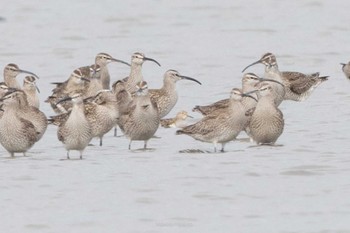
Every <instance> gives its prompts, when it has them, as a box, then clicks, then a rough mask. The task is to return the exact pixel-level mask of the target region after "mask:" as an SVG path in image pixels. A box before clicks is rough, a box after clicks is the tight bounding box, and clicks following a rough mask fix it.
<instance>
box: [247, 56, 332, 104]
mask: <svg viewBox="0 0 350 233" xmlns="http://www.w3.org/2000/svg"><path fill="white" fill-rule="evenodd" d="M258 63H262V64H264V65H265V76H264V77H265V78H269V79H273V80H276V81H278V82H281V83H283V85H284V88H282V87H281V85H278V84H273V83H270V84H271V85H272V88H273V92H274V96H275V102H276V104H277V106H278V105H279V104H280V103H281V102H282V100H293V101H304V100H306V99H307V98H308V97H309V96H310V95H311V93H312V92H313V91H314V90H315V88H316V87H318V86H319V85H320V84H321V83H322V82H324V81H326V80H327V78H328V76H321V77H320V74H319V73H318V72H316V73H313V74H303V73H300V72H295V71H284V72H280V71H279V69H278V65H277V60H276V56H275V55H274V54H272V53H266V54H264V55H263V56H262V58H261V59H260V60H259V61H257V62H254V63H253V64H251V65H249V66H247V67H246V68H245V69H247V68H248V67H250V66H252V65H255V64H258ZM245 69H244V70H245ZM244 70H243V71H244ZM283 93H284V94H283Z"/></svg>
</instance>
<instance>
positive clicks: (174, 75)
mask: <svg viewBox="0 0 350 233" xmlns="http://www.w3.org/2000/svg"><path fill="white" fill-rule="evenodd" d="M179 80H190V81H194V82H196V83H198V84H200V85H202V84H201V83H200V82H199V81H198V80H196V79H194V78H190V77H187V76H183V75H180V74H179V72H177V71H176V70H168V71H167V72H165V74H164V81H163V86H162V88H160V89H150V90H149V94H150V97H151V99H152V100H153V101H154V102H155V103H156V104H157V107H158V111H159V117H160V118H163V117H164V116H166V115H167V114H168V113H169V112H170V111H171V110H172V109H173V107H174V106H175V104H176V102H177V99H178V95H177V91H176V82H177V81H179Z"/></svg>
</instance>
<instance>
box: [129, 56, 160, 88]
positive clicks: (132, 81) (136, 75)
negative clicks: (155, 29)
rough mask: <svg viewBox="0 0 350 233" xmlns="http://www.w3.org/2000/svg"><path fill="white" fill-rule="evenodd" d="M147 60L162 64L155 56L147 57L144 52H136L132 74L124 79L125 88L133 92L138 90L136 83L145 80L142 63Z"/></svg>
mask: <svg viewBox="0 0 350 233" xmlns="http://www.w3.org/2000/svg"><path fill="white" fill-rule="evenodd" d="M145 61H152V62H154V63H156V64H157V65H158V66H160V64H159V62H157V61H156V60H154V59H153V58H149V57H146V56H145V55H144V54H143V53H139V52H136V53H134V54H133V55H132V56H131V69H130V75H129V76H128V77H126V78H124V79H123V81H124V82H125V84H126V85H125V88H126V90H127V91H128V92H130V93H131V94H133V93H135V92H136V91H137V87H136V85H137V84H139V83H140V82H141V81H143V76H142V64H143V63H144V62H145Z"/></svg>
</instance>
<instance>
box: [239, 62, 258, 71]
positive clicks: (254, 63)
mask: <svg viewBox="0 0 350 233" xmlns="http://www.w3.org/2000/svg"><path fill="white" fill-rule="evenodd" d="M259 63H261V61H260V60H259V61H256V62H253V63H252V64H250V65H248V66H246V67H245V68H244V69H243V70H242V73H243V72H244V71H245V70H246V69H248V68H249V67H251V66H254V65H256V64H259Z"/></svg>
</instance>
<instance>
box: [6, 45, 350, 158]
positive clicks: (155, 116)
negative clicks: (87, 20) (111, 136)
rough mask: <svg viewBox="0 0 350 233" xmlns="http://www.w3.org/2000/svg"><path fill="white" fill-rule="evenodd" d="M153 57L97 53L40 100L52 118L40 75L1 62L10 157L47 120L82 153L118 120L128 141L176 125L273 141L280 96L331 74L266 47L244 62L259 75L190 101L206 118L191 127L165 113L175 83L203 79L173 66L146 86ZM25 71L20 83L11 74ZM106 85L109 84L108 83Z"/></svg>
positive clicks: (204, 135)
mask: <svg viewBox="0 0 350 233" xmlns="http://www.w3.org/2000/svg"><path fill="white" fill-rule="evenodd" d="M145 61H152V62H154V63H155V64H157V65H159V66H160V64H159V63H158V62H157V61H156V60H154V59H152V58H149V57H146V56H145V55H144V54H142V53H139V52H136V53H134V54H133V55H132V57H131V63H130V64H129V63H127V62H125V61H122V60H118V59H115V58H113V57H112V56H110V55H108V54H106V53H99V54H97V55H96V58H95V63H94V64H93V65H90V66H84V67H80V68H77V69H75V70H74V71H73V73H72V74H71V75H70V77H69V78H68V79H67V80H66V81H64V82H57V83H53V84H54V85H56V87H55V88H54V89H53V90H52V95H51V96H49V97H48V98H47V100H46V101H45V102H47V103H49V104H50V105H51V107H52V109H53V110H54V112H55V113H56V114H57V115H56V116H52V117H50V118H49V119H47V118H46V116H45V114H44V113H43V112H42V111H40V110H39V107H40V103H39V98H38V92H39V89H38V88H37V86H36V80H37V79H39V77H38V76H37V75H35V74H34V73H32V72H29V71H25V70H22V69H20V68H19V67H18V66H17V65H16V64H12V63H11V64H8V65H6V66H5V68H4V82H2V83H0V105H1V109H0V110H1V111H0V143H1V145H2V146H3V147H4V148H5V149H6V150H7V151H8V152H9V153H10V154H11V156H12V157H13V156H14V154H15V153H23V154H24V155H25V153H26V152H27V151H28V150H29V149H30V148H31V147H32V146H33V145H34V144H35V143H36V142H37V141H39V140H40V139H41V138H42V137H43V135H44V133H45V131H46V128H47V126H48V124H53V125H56V126H58V130H57V137H58V140H59V141H61V142H62V143H63V144H64V147H65V149H66V150H67V158H68V159H69V152H70V151H71V150H78V151H79V152H80V158H81V159H82V156H83V151H84V149H85V148H86V147H87V146H88V145H89V143H90V141H91V139H92V138H95V137H98V138H99V139H100V146H102V143H103V140H102V139H103V136H104V135H105V134H106V133H107V132H109V131H110V130H111V129H113V128H114V129H115V134H116V133H117V128H116V127H117V126H118V127H119V128H120V129H121V131H122V132H123V134H124V135H125V137H126V138H128V139H129V149H131V143H132V141H144V149H147V142H148V140H149V139H150V138H152V137H153V136H154V134H155V133H156V131H157V129H158V128H159V125H161V126H163V127H175V128H179V130H177V131H176V134H186V135H189V136H191V137H193V138H194V139H196V140H199V141H203V142H209V143H213V144H214V150H215V152H216V150H217V144H218V143H219V144H221V151H224V147H225V144H226V143H227V142H230V141H232V140H234V139H236V137H237V135H238V134H239V133H240V132H242V131H245V132H246V133H247V135H248V136H249V137H250V139H251V141H254V142H255V143H257V144H274V143H275V142H276V141H277V139H278V138H279V136H280V135H281V134H282V132H283V128H284V118H283V114H282V112H281V111H280V109H279V108H278V106H279V105H280V104H281V102H282V101H283V100H293V101H303V100H305V99H307V98H308V97H309V96H310V94H311V93H312V91H313V90H314V89H315V88H316V87H317V86H318V85H319V84H321V83H322V82H324V81H326V80H327V77H328V76H320V74H319V73H313V74H303V73H300V72H281V71H279V69H278V65H277V60H276V57H275V55H274V54H272V53H266V54H264V55H263V56H262V57H261V58H260V59H259V60H258V61H256V62H254V63H252V64H251V65H249V66H247V67H246V68H245V69H244V70H243V71H242V72H244V71H245V70H246V69H247V68H248V67H250V66H253V65H255V64H258V63H260V64H263V65H264V66H265V74H264V77H263V78H260V77H258V76H257V75H255V74H253V73H245V74H244V75H243V78H242V88H233V89H232V91H231V94H230V98H228V99H224V100H220V101H218V102H215V103H213V104H211V105H208V106H195V107H194V108H193V111H194V112H199V113H201V114H202V115H203V118H202V119H200V120H199V121H198V122H196V123H194V124H191V125H188V124H186V122H185V121H186V119H187V117H191V116H189V115H188V114H187V112H185V111H181V112H179V113H178V114H177V115H176V117H175V118H172V119H163V118H164V117H165V116H166V115H167V114H168V113H169V112H170V111H171V110H172V109H173V107H174V106H175V104H176V102H177V100H178V95H177V92H176V82H177V81H179V80H189V81H193V82H196V83H198V84H201V83H200V82H199V81H198V80H196V79H194V78H190V77H187V76H184V75H181V74H180V73H179V72H178V71H176V70H168V71H166V72H165V74H164V83H163V86H162V88H160V89H148V85H147V82H146V81H144V80H143V76H142V64H143V63H144V62H145ZM110 62H118V63H121V64H124V65H128V66H130V68H131V69H130V74H129V76H128V77H126V78H124V79H122V80H118V81H116V82H114V83H113V84H112V85H110V75H109V72H108V68H107V65H108V64H109V63H110ZM341 64H342V66H343V71H344V73H345V74H346V76H347V77H348V78H349V77H350V63H348V64H343V63H341ZM20 73H27V74H29V76H26V77H25V78H24V82H23V86H21V85H20V84H19V83H18V81H17V79H16V76H17V75H18V74H20ZM110 86H111V88H110Z"/></svg>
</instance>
